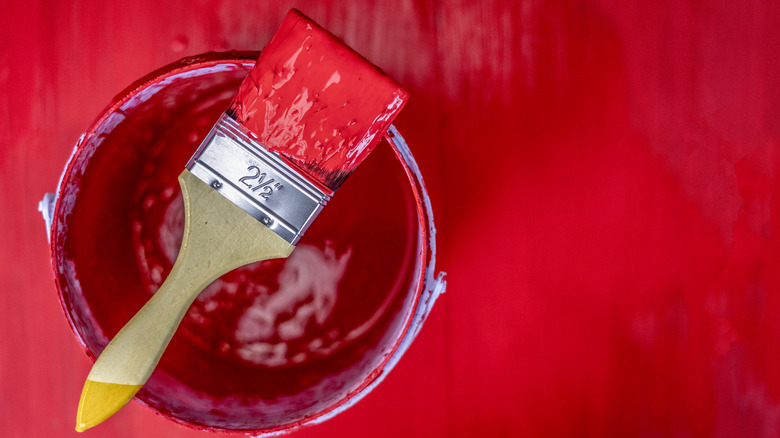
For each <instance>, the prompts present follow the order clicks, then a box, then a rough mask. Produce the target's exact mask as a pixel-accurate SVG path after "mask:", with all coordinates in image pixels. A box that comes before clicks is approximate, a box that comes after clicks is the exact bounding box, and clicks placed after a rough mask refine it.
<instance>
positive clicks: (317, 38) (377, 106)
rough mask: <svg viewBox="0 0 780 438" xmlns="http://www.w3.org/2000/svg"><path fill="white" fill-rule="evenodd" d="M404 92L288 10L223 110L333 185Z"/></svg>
mask: <svg viewBox="0 0 780 438" xmlns="http://www.w3.org/2000/svg"><path fill="white" fill-rule="evenodd" d="M407 99H408V93H407V92H406V91H405V90H404V89H403V88H401V87H400V86H399V85H398V84H397V83H396V82H395V81H393V80H392V79H391V78H390V77H388V76H387V75H385V74H384V73H383V72H382V71H381V70H379V68H377V67H376V66H374V65H372V64H371V63H370V62H369V61H367V60H366V59H365V58H363V57H361V56H360V55H358V54H357V53H356V52H355V51H353V50H352V49H350V48H349V47H347V46H346V45H345V44H344V43H342V42H341V41H339V40H338V38H336V37H335V36H333V35H332V34H330V33H329V32H327V31H326V30H324V29H323V28H321V27H320V26H319V25H317V24H316V23H314V22H313V21H312V20H311V19H309V18H308V17H306V16H304V15H303V14H301V13H300V12H298V11H296V10H292V11H290V12H289V13H288V14H287V15H286V16H285V18H284V20H283V21H282V24H281V25H280V26H279V29H278V30H277V31H276V33H275V34H274V35H273V37H272V38H271V41H270V42H269V43H268V45H267V46H266V47H265V49H263V51H262V52H261V54H260V57H259V59H258V61H257V64H256V65H255V67H254V69H253V70H252V71H251V73H250V74H249V77H247V79H246V80H244V82H243V83H242V84H241V87H240V89H239V91H238V94H237V95H236V98H235V99H234V100H233V103H231V105H230V108H229V109H228V111H227V112H228V114H229V115H230V116H231V117H233V118H234V119H235V120H236V121H238V122H239V123H240V124H242V125H243V126H244V128H246V129H247V130H248V131H250V133H251V134H252V135H253V136H254V137H256V138H257V140H258V141H259V142H260V143H261V144H262V145H263V146H265V147H266V148H267V149H268V150H270V151H273V152H277V153H279V154H280V155H281V156H283V157H284V158H286V159H287V160H289V161H290V162H292V163H293V164H295V165H296V166H298V167H299V168H301V169H302V170H303V172H304V173H305V174H307V175H308V176H310V177H311V178H313V179H315V180H317V181H319V182H320V183H322V184H323V185H325V186H327V187H328V188H330V189H331V190H336V189H337V188H338V187H339V186H340V185H341V184H342V183H343V182H344V180H345V179H346V178H347V176H349V174H350V173H351V172H352V171H353V170H354V169H355V168H356V167H357V166H358V165H359V164H360V163H361V162H362V161H363V160H364V159H365V158H366V156H368V154H369V153H370V152H371V150H372V149H373V148H374V146H376V144H377V143H378V142H379V141H380V140H381V139H382V136H383V135H384V134H385V132H387V129H388V127H389V126H390V123H392V121H393V119H395V116H396V115H397V114H398V112H399V111H400V110H401V108H402V107H403V105H404V104H405V103H406V101H407Z"/></svg>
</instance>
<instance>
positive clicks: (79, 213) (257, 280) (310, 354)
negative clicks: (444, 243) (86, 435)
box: [40, 52, 446, 435]
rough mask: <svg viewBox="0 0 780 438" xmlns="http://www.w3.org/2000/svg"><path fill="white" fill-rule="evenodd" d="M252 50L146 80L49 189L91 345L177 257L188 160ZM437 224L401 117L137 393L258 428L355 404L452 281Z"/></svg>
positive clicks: (64, 276)
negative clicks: (295, 235)
mask: <svg viewBox="0 0 780 438" xmlns="http://www.w3.org/2000/svg"><path fill="white" fill-rule="evenodd" d="M257 56H258V53H257V52H227V53H209V54H204V55H200V56H195V57H190V58H185V59H183V60H181V61H178V62H176V63H173V64H171V65H168V66H166V67H163V68H162V69H160V70H157V71H155V72H153V73H151V74H149V75H147V76H145V77H144V78H141V79H140V80H138V81H136V82H135V83H133V84H132V85H131V86H129V87H128V88H126V89H125V90H124V91H122V92H121V93H120V94H119V95H117V96H116V97H115V98H114V99H113V101H112V102H111V103H110V104H109V105H108V107H107V108H106V109H105V110H104V111H103V112H102V113H101V114H100V116H99V117H98V118H97V119H96V121H95V122H94V123H93V124H92V125H91V126H90V127H89V129H87V131H86V132H85V133H84V134H83V135H82V136H81V138H80V139H79V141H78V143H77V144H76V147H75V149H74V151H73V154H72V155H71V157H70V159H69V161H68V163H67V165H66V167H65V170H64V172H63V174H62V177H61V179H60V182H59V186H58V188H57V192H56V194H51V193H50V194H47V195H46V196H45V198H44V200H43V201H41V204H40V210H41V212H42V214H43V216H44V219H45V220H46V223H47V233H48V235H49V240H50V244H51V260H52V267H53V270H54V276H55V283H56V286H57V289H58V292H59V298H60V301H61V303H62V306H63V309H64V311H65V315H66V317H67V319H68V322H69V323H70V326H71V328H72V330H73V332H74V333H75V335H76V337H77V338H78V340H79V342H80V343H81V344H82V345H83V347H84V349H85V351H86V352H87V354H88V355H89V356H90V358H92V359H93V360H94V358H95V357H96V356H97V355H98V354H99V353H100V351H102V349H103V348H104V347H105V345H106V344H107V343H108V341H109V340H110V338H111V337H113V336H114V335H115V334H116V332H118V331H119V329H120V328H121V327H122V326H123V325H124V324H125V323H126V322H127V321H128V320H129V319H130V317H131V316H132V315H133V314H135V312H137V311H138V309H140V307H141V306H142V305H143V304H144V303H145V302H146V301H147V300H148V299H149V297H151V295H152V294H153V293H154V292H155V291H156V290H157V288H158V287H159V285H160V284H161V283H162V281H164V279H165V277H166V276H167V273H168V272H169V271H170V268H171V266H172V265H173V262H174V261H175V258H176V255H177V252H178V247H179V244H180V242H181V230H182V228H183V222H184V212H183V204H182V202H181V194H180V190H179V187H178V184H177V182H176V177H177V176H178V174H179V173H180V172H181V170H182V169H183V168H184V165H185V163H186V162H187V160H188V159H189V157H190V156H191V155H192V153H193V152H194V151H195V149H196V147H197V146H198V144H199V143H200V141H201V140H202V138H203V137H204V136H205V135H206V133H207V132H208V130H209V128H210V127H211V126H212V125H213V123H214V122H215V121H216V119H217V117H218V116H219V115H220V114H221V113H222V112H223V111H224V110H225V109H226V108H227V106H228V104H229V102H230V100H231V98H232V96H233V95H234V94H235V91H236V90H237V88H238V85H239V84H240V83H241V81H242V80H243V78H244V77H246V75H247V74H248V73H249V71H250V70H251V69H252V67H253V66H254V60H255V59H256V58H257ZM435 236H436V231H435V228H434V224H433V213H432V210H431V205H430V200H429V198H428V194H427V192H426V189H425V185H424V183H423V179H422V176H421V175H420V171H419V169H418V168H417V165H416V163H415V161H414V157H413V156H412V153H411V152H410V150H409V148H408V146H407V144H406V143H405V141H404V139H403V137H402V136H401V134H400V133H399V132H398V130H397V129H396V128H395V127H391V129H390V130H389V131H388V134H387V136H386V138H385V140H383V143H382V144H380V145H379V146H378V147H377V149H376V150H375V151H374V153H373V154H372V156H370V157H369V158H368V159H367V160H366V162H365V163H363V164H362V165H361V167H360V168H358V170H357V171H356V172H355V173H354V174H353V175H351V176H350V178H349V180H348V182H347V183H346V184H345V185H344V186H343V187H341V188H340V189H339V190H338V192H337V193H336V194H335V195H334V198H333V200H332V201H331V202H330V204H329V205H328V206H327V207H326V208H325V210H324V211H323V213H322V214H321V215H320V216H319V217H318V219H317V221H315V223H314V225H313V226H312V227H311V228H310V229H309V231H308V232H307V234H306V236H304V238H303V239H302V240H301V242H300V243H299V245H298V248H297V249H296V250H295V251H294V252H293V255H292V256H291V257H290V258H289V259H286V260H272V261H265V262H259V263H255V264H252V265H248V266H246V267H243V268H239V269H237V270H235V271H233V272H231V273H228V274H226V275H224V276H223V277H221V278H220V279H218V280H217V281H215V282H214V283H213V284H212V285H210V286H209V287H207V288H206V289H205V290H204V291H203V293H201V295H200V296H199V297H198V299H197V300H196V301H195V303H194V304H193V306H192V308H190V310H189V312H188V313H187V316H185V318H184V320H183V321H182V325H181V326H180V328H179V330H178V331H177V334H176V335H175V336H174V339H173V340H172V342H171V344H170V345H169V347H168V349H167V350H166V352H165V354H164V355H163V358H162V360H161V362H160V364H159V366H158V368H157V370H156V371H155V372H154V374H153V375H152V377H151V378H150V380H149V381H148V383H147V384H146V385H145V386H144V388H142V390H141V391H140V392H139V393H138V395H137V399H138V400H139V401H140V402H141V403H143V404H145V405H146V406H148V407H150V408H151V409H153V410H156V411H157V412H159V413H160V414H162V415H164V416H166V417H168V418H170V419H172V420H174V421H177V422H180V423H183V424H185V425H189V426H192V427H195V428H199V429H206V430H212V431H235V432H243V433H249V434H255V435H268V434H274V433H281V432H287V431H290V430H292V429H296V428H299V427H302V426H305V425H310V424H316V423H318V422H321V421H324V420H326V419H328V418H331V417H332V416H334V415H336V414H338V413H340V412H342V411H343V410H345V409H346V408H348V407H349V406H351V405H352V404H354V403H355V402H356V401H358V400H360V399H361V398H362V397H363V396H365V395H366V394H368V393H369V392H370V391H371V390H372V389H373V388H374V387H375V386H376V385H377V384H378V383H379V382H380V381H381V380H382V379H383V378H384V377H385V376H386V375H387V373H388V372H389V371H390V370H391V369H392V368H393V366H394V365H395V364H396V362H397V361H398V360H399V359H400V357H401V356H402V355H403V353H404V352H405V351H406V349H407V348H408V347H409V345H410V343H411V342H412V341H413V339H414V338H415V336H416V335H417V333H418V331H419V330H420V328H421V326H422V324H423V322H424V321H425V318H426V316H427V314H428V312H429V311H430V310H431V306H432V305H433V303H434V302H435V300H436V298H437V297H438V295H439V294H441V293H443V292H444V290H445V287H446V282H445V274H444V273H441V272H440V273H438V275H436V273H435V260H436V247H435ZM72 377H73V379H77V380H81V379H83V378H85V376H75V375H74V376H72Z"/></svg>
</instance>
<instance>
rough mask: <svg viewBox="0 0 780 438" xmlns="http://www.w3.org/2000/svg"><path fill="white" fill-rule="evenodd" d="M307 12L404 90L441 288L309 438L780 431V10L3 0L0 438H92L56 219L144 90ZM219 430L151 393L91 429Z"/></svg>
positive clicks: (682, 3)
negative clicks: (81, 170)
mask: <svg viewBox="0 0 780 438" xmlns="http://www.w3.org/2000/svg"><path fill="white" fill-rule="evenodd" d="M293 6H295V7H297V8H299V9H301V10H302V11H304V12H305V13H306V14H308V15H310V16H311V17H312V18H314V19H315V20H316V21H318V22H320V23H321V24H322V25H323V26H325V27H326V28H328V29H330V30H331V31H333V32H334V33H335V34H337V35H339V36H341V37H342V38H344V39H345V40H346V42H347V43H348V44H350V45H352V46H353V47H354V48H355V49H357V50H358V51H359V52H361V53H363V54H364V55H366V56H367V57H368V58H369V59H371V60H372V61H374V62H375V63H377V64H378V65H380V66H382V67H383V68H384V69H385V70H386V71H387V72H388V73H389V74H391V75H392V76H393V77H395V78H396V79H397V80H398V81H399V82H401V83H402V84H404V85H406V86H407V88H408V89H409V91H410V92H411V96H412V97H411V101H410V103H409V105H408V106H407V108H406V109H405V110H404V112H403V113H402V115H401V116H400V117H399V119H398V120H397V126H398V127H399V129H400V130H401V131H402V132H403V133H404V136H405V137H406V139H407V140H408V141H409V143H410V145H411V147H412V149H413V151H414V153H415V156H416V157H417V159H418V161H419V164H420V167H421V169H422V171H423V174H424V175H425V177H426V182H427V183H428V186H429V190H430V192H431V196H432V198H433V204H434V210H435V214H436V218H437V225H438V229H439V234H438V244H439V264H438V267H439V268H440V269H443V270H445V271H447V272H448V273H449V277H448V279H449V287H448V290H447V293H446V294H445V295H444V296H443V297H442V298H441V299H440V301H439V302H438V303H437V305H436V308H435V309H434V310H433V313H432V315H431V316H430V318H429V320H428V322H427V324H426V327H425V328H424V329H423V331H422V332H421V334H420V336H419V338H418V339H417V341H416V342H415V344H414V345H413V346H412V348H411V349H410V350H409V352H408V353H407V355H406V356H405V357H404V359H403V360H402V361H401V362H400V364H399V366H398V367H397V368H396V369H395V370H394V371H393V372H392V373H391V374H390V375H389V377H388V378H387V379H386V380H385V381H384V383H382V384H381V385H380V386H379V387H378V389H377V390H376V391H374V392H373V393H372V394H370V395H369V396H368V397H366V399H364V400H363V401H361V402H360V403H358V404H357V405H356V406H355V407H353V408H351V409H350V410H348V411H347V412H346V413H344V414H342V415H340V416H338V417H336V418H335V419H333V420H331V421H328V422H326V423H324V424H322V425H318V426H314V427H312V428H309V429H305V430H303V431H301V432H298V433H296V434H295V435H294V436H298V437H326V436H374V437H397V436H415V437H435V436H459V437H471V436H496V437H502V436H545V437H546V436H567V437H568V436H592V437H603V436H610V437H628V436H636V437H646V436H652V437H656V436H657V437H692V436H695V437H732V436H740V437H776V436H780V3H778V2H776V1H773V0H757V1H742V2H728V1H698V0H675V1H671V0H659V1H654V2H631V1H616V0H583V1H555V0H545V1H543V0H523V1H509V0H507V1H482V2H476V1H443V0H428V1H411V0H408V1H368V2H367V1H357V0H341V1H331V2H327V1H303V0H302V1H298V2H290V1H230V2H220V1H210V0H194V1H192V0H191V1H168V2H160V1H149V0H139V1H127V2H122V3H119V2H106V1H100V2H97V1H90V2H88V1H78V2H76V1H60V2H55V1H50V2H45V1H8V0H4V1H3V2H2V3H1V4H0V181H2V186H0V218H1V219H0V224H1V226H0V244H1V245H2V250H0V287H1V289H0V306H2V311H0V312H2V313H0V346H2V349H0V388H2V390H0V436H3V437H21V436H29V437H38V436H56V437H59V436H75V434H76V433H75V432H73V431H72V430H73V426H74V422H75V415H76V406H77V402H78V396H79V394H80V390H81V385H82V384H83V380H84V377H85V376H86V374H87V372H88V369H89V366H90V363H89V361H88V359H87V357H86V355H85V354H84V353H83V352H82V350H81V348H80V347H79V346H78V344H77V342H76V340H75V338H74V337H73V336H72V334H71V333H70V329H69V328H68V325H67V323H66V320H65V317H64V316H63V314H62V310H61V308H60V304H59V302H58V300H57V294H56V291H55V288H54V283H53V277H52V274H51V272H50V268H49V264H48V247H47V244H46V239H45V234H44V226H43V222H42V220H41V219H40V217H39V214H38V212H37V211H36V207H37V202H38V200H40V199H41V197H42V196H43V194H44V193H45V192H47V191H53V190H54V189H55V187H56V184H57V179H58V177H59V174H60V172H61V170H62V167H63V165H64V163H65V161H66V159H67V157H68V155H69V154H70V151H71V148H72V145H73V144H74V143H75V141H76V139H77V138H78V136H79V134H80V133H81V132H82V131H83V130H84V129H85V128H86V127H87V126H88V124H89V123H90V122H91V121H92V119H93V118H94V117H95V116H96V115H97V114H98V112H99V111H100V110H101V109H102V107H103V106H104V105H105V104H107V103H108V102H109V100H110V99H111V97H112V96H113V95H114V94H116V93H118V92H119V91H120V90H121V89H122V88H124V87H125V86H126V85H128V84H130V83H131V82H132V81H133V80H135V79H137V78H139V77H141V76H143V75H144V74H146V73H148V72H150V71H152V70H154V69H156V68H158V67H161V66H163V65H165V64H167V63H169V62H171V61H174V60H176V59H179V58H181V57H183V56H187V55H193V54H197V53H201V52H205V51H212V50H226V49H259V48H261V47H262V46H263V45H264V44H265V43H266V41H267V40H268V38H269V37H270V35H271V33H272V32H273V30H274V29H275V28H276V25H277V24H278V22H279V21H280V19H281V17H282V16H283V14H284V13H285V12H286V11H287V10H288V9H289V8H290V7H293ZM87 435H89V436H94V437H138V436H143V437H195V436H206V434H205V433H203V432H197V431H193V430H190V429H187V428H184V427H182V426H179V425H176V424H173V423H171V422H168V421H166V420H163V419H162V418H160V417H159V416H156V415H154V414H153V413H151V412H150V411H148V410H146V409H144V408H142V407H140V406H138V405H136V404H132V405H131V406H130V407H129V408H127V409H125V410H123V411H122V412H120V413H119V414H118V415H117V416H116V417H115V418H113V419H112V420H111V421H109V422H108V423H106V424H104V425H101V426H100V427H98V428H95V429H93V430H91V431H88V432H87V433H86V435H85V436H87Z"/></svg>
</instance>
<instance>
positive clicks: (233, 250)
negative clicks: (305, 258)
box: [79, 170, 294, 423]
mask: <svg viewBox="0 0 780 438" xmlns="http://www.w3.org/2000/svg"><path fill="white" fill-rule="evenodd" d="M179 184H181V189H182V193H183V198H184V211H185V225H184V237H183V240H182V245H181V250H180V251H179V256H178V258H177V259H176V263H174V265H173V269H172V270H171V273H170V275H169V276H168V278H167V279H166V280H165V282H164V283H163V285H162V286H161V287H160V289H159V290H158V291H157V292H156V293H155V294H154V296H152V298H151V299H150V300H149V301H148V302H147V303H146V305H144V306H143V307H142V308H141V310H140V311H139V312H138V313H137V314H136V315H135V316H134V317H133V318H132V319H131V320H130V321H129V322H128V323H127V324H126V325H125V326H124V327H123V328H122V330H120V331H119V333H117V335H116V336H115V337H114V339H112V340H111V342H110V343H109V344H108V346H106V348H105V350H104V351H103V353H102V354H101V355H100V357H98V359H97V361H96V362H95V364H94V366H93V367H92V370H91V371H90V373H89V376H88V377H87V384H86V385H85V387H84V392H83V393H82V397H81V398H82V399H81V403H80V407H79V417H80V418H81V416H82V410H83V409H82V407H84V408H85V409H87V410H93V411H94V410H95V409H98V410H101V409H102V408H100V406H107V405H111V404H118V403H121V405H119V406H118V407H116V410H118V409H119V408H121V407H122V405H124V403H126V402H127V401H128V400H130V399H131V398H132V397H133V395H135V392H136V391H138V389H140V387H141V386H142V385H143V384H144V383H145V382H146V381H147V380H148V379H149V376H150V375H151V374H152V371H154V368H155V367H156V366H157V363H158V362H159V361H160V357H162V354H163V352H164V351H165V348H166V347H167V346H168V343H169V342H170V340H171V338H172V337H173V334H174V333H175V332H176V329H177V327H178V326H179V323H180V322H181V320H182V318H183V317H184V315H185V314H186V312H187V309H189V307H190V305H191V304H192V302H193V301H194V300H195V298H196V297H197V296H198V294H199V293H200V292H201V291H202V290H203V289H204V288H205V287H206V286H208V285H209V284H210V283H211V282H212V281H214V280H215V279H217V278H218V277H219V276H221V275H222V274H224V273H226V272H229V271H231V270H233V269H235V268H237V267H239V266H243V265H246V264H248V263H252V262H255V261H259V260H268V259H274V258H284V257H287V256H289V255H290V253H291V252H292V250H293V249H294V246H293V245H291V244H290V243H288V242H287V241H285V240H284V239H282V238H281V237H279V236H278V235H276V234H275V233H274V232H273V231H271V230H270V229H269V228H268V227H266V226H265V225H264V224H262V223H260V222H259V221H258V220H257V219H255V218H253V217H252V216H250V215H249V214H247V213H245V212H244V211H243V210H241V209H240V208H238V207H236V205H235V204H233V203H232V202H231V201H229V200H228V199H227V198H225V197H224V196H222V195H221V194H219V193H218V192H217V191H216V190H214V189H213V188H211V187H209V186H208V185H207V184H206V183H204V182H203V181H201V180H199V179H198V178H196V177H195V176H193V175H192V174H191V173H190V172H189V171H188V170H184V171H183V172H182V173H181V175H179ZM120 293H121V292H120ZM101 384H108V386H106V385H101ZM111 385H118V386H111ZM90 387H91V388H92V389H93V390H92V392H93V393H95V394H96V398H95V400H94V403H92V402H90V400H89V398H90V396H89V392H90V390H89V388H90ZM96 388H102V389H96ZM106 388H108V389H110V391H109V392H110V393H111V394H110V397H108V398H116V397H118V396H117V395H116V394H114V393H116V392H117V391H118V392H120V393H121V398H122V399H125V398H126V400H119V399H117V400H116V401H114V402H109V400H103V399H105V398H106V397H107V396H106V394H105V393H106V391H107V390H108V389H106ZM131 392H132V394H130V393H131ZM128 394H129V397H128ZM90 406H93V407H90ZM94 406H98V408H95V407H94ZM113 412H115V410H114V411H112V412H111V414H113ZM109 415H110V414H109ZM100 421H102V420H100ZM79 423H81V420H79ZM85 423H86V422H85Z"/></svg>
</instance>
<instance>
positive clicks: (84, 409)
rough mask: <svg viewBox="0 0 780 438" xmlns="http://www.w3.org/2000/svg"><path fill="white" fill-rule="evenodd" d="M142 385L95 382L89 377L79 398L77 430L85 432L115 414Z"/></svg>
mask: <svg viewBox="0 0 780 438" xmlns="http://www.w3.org/2000/svg"><path fill="white" fill-rule="evenodd" d="M141 386H142V385H122V384H119V383H105V382H95V381H94V380H89V379H87V381H86V382H85V383H84V389H83V390H82V391H81V400H79V410H78V414H77V416H76V431H77V432H84V431H85V430H87V429H89V428H90V427H92V426H96V425H98V424H100V423H102V422H103V421H105V420H106V419H108V417H110V416H112V415H114V413H116V412H117V411H118V410H120V409H122V407H123V406H124V405H126V404H127V402H129V401H130V399H132V398H133V396H134V395H135V393H136V392H138V390H139V389H141Z"/></svg>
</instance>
